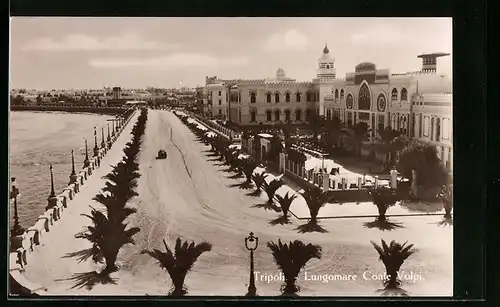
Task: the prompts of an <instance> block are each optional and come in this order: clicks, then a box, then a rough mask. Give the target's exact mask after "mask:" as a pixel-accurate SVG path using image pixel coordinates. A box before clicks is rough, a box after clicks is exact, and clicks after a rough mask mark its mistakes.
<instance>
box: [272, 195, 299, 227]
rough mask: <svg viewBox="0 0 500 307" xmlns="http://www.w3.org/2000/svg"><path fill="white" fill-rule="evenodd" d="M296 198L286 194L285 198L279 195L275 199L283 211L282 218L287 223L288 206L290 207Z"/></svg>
mask: <svg viewBox="0 0 500 307" xmlns="http://www.w3.org/2000/svg"><path fill="white" fill-rule="evenodd" d="M296 198H297V195H295V194H293V195H291V196H290V195H289V192H286V194H285V196H284V197H283V196H281V195H276V199H278V202H279V204H280V206H281V211H283V218H284V219H285V221H288V211H289V210H290V206H291V205H292V202H293V201H294V200H295V199H296Z"/></svg>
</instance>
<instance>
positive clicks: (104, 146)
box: [101, 127, 106, 148]
mask: <svg viewBox="0 0 500 307" xmlns="http://www.w3.org/2000/svg"><path fill="white" fill-rule="evenodd" d="M101 139H102V140H101V148H106V143H105V142H104V127H101Z"/></svg>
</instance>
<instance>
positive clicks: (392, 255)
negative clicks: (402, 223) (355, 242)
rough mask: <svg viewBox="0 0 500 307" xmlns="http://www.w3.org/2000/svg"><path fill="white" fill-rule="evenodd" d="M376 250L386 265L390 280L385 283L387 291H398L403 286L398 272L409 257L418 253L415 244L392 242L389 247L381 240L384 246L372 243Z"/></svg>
mask: <svg viewBox="0 0 500 307" xmlns="http://www.w3.org/2000/svg"><path fill="white" fill-rule="evenodd" d="M370 242H371V244H372V245H373V247H374V248H375V250H376V251H377V252H378V254H379V256H380V260H381V261H382V262H383V263H384V266H385V270H386V273H387V277H388V279H387V280H385V281H384V286H385V288H386V289H397V288H399V286H400V285H401V281H400V280H399V279H398V272H399V269H400V268H401V265H403V263H404V262H405V260H406V259H408V257H410V256H411V255H412V254H414V253H415V252H416V250H415V249H412V248H413V244H410V245H407V246H406V243H407V242H408V241H407V242H405V243H403V244H400V243H397V242H396V241H394V240H392V241H391V243H390V244H389V245H387V243H386V242H385V241H384V240H383V239H381V242H382V245H381V246H379V245H377V243H375V242H373V241H370Z"/></svg>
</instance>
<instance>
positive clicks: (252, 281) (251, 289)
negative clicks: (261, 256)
mask: <svg viewBox="0 0 500 307" xmlns="http://www.w3.org/2000/svg"><path fill="white" fill-rule="evenodd" d="M254 242H255V243H254ZM249 243H250V244H249ZM252 245H253V246H252ZM258 246H259V238H257V237H255V236H254V235H253V232H251V233H250V235H249V236H248V237H246V238H245V247H246V249H247V250H249V251H250V283H249V285H248V293H247V295H246V296H256V295H257V288H256V287H255V274H254V267H253V251H254V250H256V249H257V247H258Z"/></svg>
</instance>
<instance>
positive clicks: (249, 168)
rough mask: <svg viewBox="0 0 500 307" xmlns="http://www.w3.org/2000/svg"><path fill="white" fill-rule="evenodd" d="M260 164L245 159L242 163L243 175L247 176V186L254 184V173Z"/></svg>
mask: <svg viewBox="0 0 500 307" xmlns="http://www.w3.org/2000/svg"><path fill="white" fill-rule="evenodd" d="M257 166H258V164H257V162H255V161H254V160H253V159H245V160H243V163H242V168H243V173H244V174H245V177H246V179H247V180H246V181H245V184H250V183H251V182H252V174H253V171H254V170H255V169H256V168H257Z"/></svg>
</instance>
